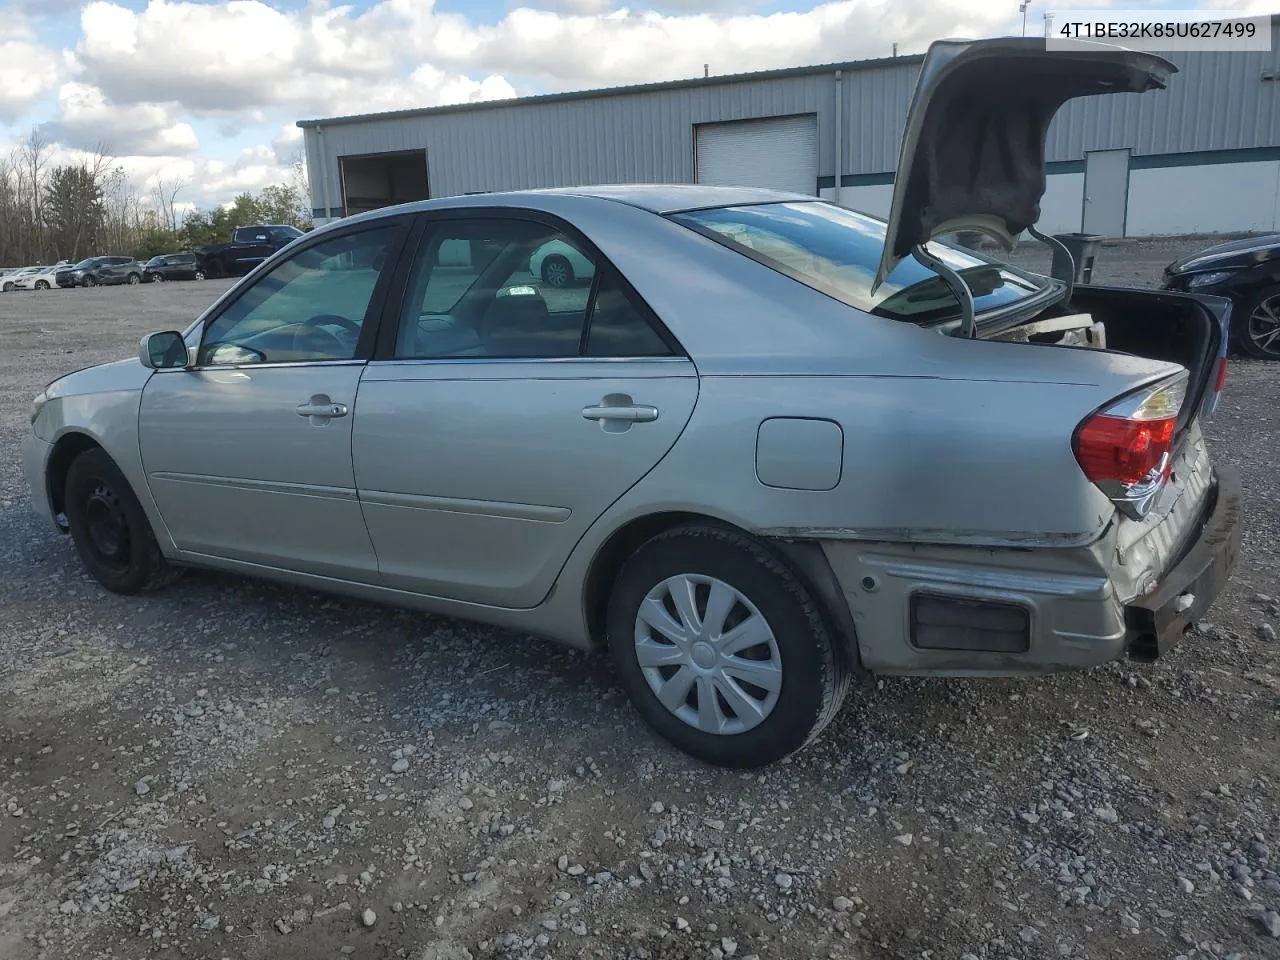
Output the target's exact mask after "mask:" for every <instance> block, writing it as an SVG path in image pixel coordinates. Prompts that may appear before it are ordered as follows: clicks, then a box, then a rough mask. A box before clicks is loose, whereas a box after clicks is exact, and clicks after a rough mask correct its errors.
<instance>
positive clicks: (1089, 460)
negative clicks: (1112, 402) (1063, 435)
mask: <svg viewBox="0 0 1280 960" xmlns="http://www.w3.org/2000/svg"><path fill="white" fill-rule="evenodd" d="M1176 424H1177V417H1166V418H1165V419H1162V420H1130V419H1126V418H1124V417H1114V416H1110V415H1108V414H1105V413H1102V414H1098V415H1097V416H1094V417H1091V418H1090V419H1088V420H1086V421H1085V422H1084V423H1083V424H1082V425H1081V427H1080V429H1079V430H1078V431H1076V444H1075V448H1076V460H1078V461H1079V462H1080V468H1081V469H1082V470H1084V475H1085V476H1086V477H1088V478H1089V479H1090V480H1092V481H1093V482H1094V483H1102V482H1105V481H1108V480H1111V481H1115V482H1116V483H1122V484H1126V485H1128V484H1134V483H1140V482H1142V481H1143V480H1147V479H1154V478H1153V477H1152V472H1153V471H1155V470H1158V469H1167V457H1168V454H1169V451H1170V449H1171V448H1172V446H1173V429H1174V426H1175V425H1176Z"/></svg>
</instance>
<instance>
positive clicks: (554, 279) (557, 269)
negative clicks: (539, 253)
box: [544, 260, 569, 287]
mask: <svg viewBox="0 0 1280 960" xmlns="http://www.w3.org/2000/svg"><path fill="white" fill-rule="evenodd" d="M544 270H545V272H546V274H547V283H549V284H551V285H552V286H553V287H561V286H564V284H565V283H567V282H568V280H569V276H568V274H569V271H568V270H566V269H565V266H564V264H563V263H561V262H560V261H559V260H552V261H551V262H550V263H548V264H547V265H546V267H545V268H544Z"/></svg>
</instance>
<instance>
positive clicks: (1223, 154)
mask: <svg viewBox="0 0 1280 960" xmlns="http://www.w3.org/2000/svg"><path fill="white" fill-rule="evenodd" d="M1269 160H1280V146H1274V147H1245V148H1241V149H1239V150H1193V151H1188V152H1184V153H1150V154H1146V155H1144V156H1135V157H1132V158H1131V159H1130V160H1129V169H1130V170H1157V169H1160V168H1162V167H1202V166H1211V165H1213V164H1219V163H1265V162H1267V161H1269ZM1044 168H1045V173H1046V174H1048V175H1049V176H1054V175H1056V174H1061V173H1084V158H1083V157H1082V158H1081V159H1079V160H1050V161H1049V162H1048V163H1046V164H1045V165H1044ZM892 183H893V174H892V173H846V174H845V175H844V176H843V177H841V178H840V185H841V186H842V187H882V186H888V185H891V184H892ZM835 185H836V178H835V177H819V178H818V189H819V190H830V189H832V188H833V187H835Z"/></svg>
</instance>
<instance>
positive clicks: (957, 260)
mask: <svg viewBox="0 0 1280 960" xmlns="http://www.w3.org/2000/svg"><path fill="white" fill-rule="evenodd" d="M672 219H673V220H675V221H677V222H678V223H682V224H684V225H685V226H688V227H692V228H693V229H695V230H697V231H698V232H700V233H703V234H706V235H707V236H709V237H711V238H712V239H714V240H717V241H719V242H720V243H723V244H724V245H725V246H726V247H729V248H730V249H732V250H737V251H738V252H739V253H742V254H744V255H745V256H749V257H751V258H752V259H754V260H758V261H760V262H761V263H763V264H765V265H766V266H769V267H772V268H773V269H775V270H777V271H779V272H780V273H784V274H786V275H787V276H789V277H791V278H793V279H795V280H798V281H800V282H801V283H803V284H805V285H806V286H810V287H812V288H813V289H815V290H819V291H821V292H822V293H825V294H827V295H828V296H831V297H834V298H836V299H837V300H839V301H841V302H842V303H847V304H848V305H849V306H851V307H856V308H857V309H859V310H865V311H866V312H868V313H874V314H877V315H878V316H885V317H891V318H893V319H896V320H908V321H911V322H913V323H934V322H938V321H942V320H947V319H950V318H952V317H955V316H957V315H958V313H959V303H958V302H957V301H956V298H955V294H953V293H952V292H951V290H950V289H949V288H948V287H947V285H946V284H945V283H943V281H942V279H941V278H940V277H939V276H938V275H937V274H936V273H934V271H932V270H930V269H929V268H928V267H926V266H924V265H923V264H921V263H920V262H919V261H917V260H916V259H914V258H912V257H908V258H906V259H905V260H903V261H902V262H901V263H899V264H898V266H897V267H895V268H894V270H893V272H892V273H890V274H889V276H888V277H887V278H886V279H885V282H884V283H883V284H881V285H880V288H879V289H878V290H876V292H875V293H874V294H872V293H871V283H872V281H873V280H874V279H875V275H876V270H877V269H878V268H879V266H880V254H881V251H882V250H883V249H884V234H885V223H884V221H883V220H877V219H875V218H874V217H868V216H865V215H864V214H860V213H855V212H854V211H852V210H846V209H845V208H844V207H838V206H836V205H835V204H831V203H824V202H821V201H817V200H815V201H801V202H796V203H761V204H751V205H747V206H740V207H715V208H713V209H709V210H694V211H691V212H688V213H679V214H675V215H673V216H672ZM929 250H930V252H931V253H933V254H934V255H935V256H936V257H938V258H939V259H940V260H942V261H943V262H944V263H946V264H947V265H948V266H950V267H951V268H952V269H953V270H956V271H958V272H959V273H960V275H961V276H963V277H964V278H965V281H966V283H968V285H969V287H970V289H971V290H972V291H973V302H974V308H975V310H977V312H978V313H982V312H984V311H987V310H992V309H995V308H997V307H1003V306H1007V305H1009V304H1012V303H1016V302H1017V301H1019V300H1022V299H1025V298H1026V297H1029V296H1031V295H1032V294H1034V293H1036V292H1038V291H1039V290H1041V289H1042V288H1043V284H1044V282H1045V281H1044V279H1043V278H1040V277H1035V276H1033V275H1031V274H1026V273H1023V272H1022V271H1019V270H1015V269H1014V268H1012V267H1009V266H1008V265H1006V264H1001V263H997V262H995V261H992V260H988V259H986V258H983V257H980V256H978V255H977V254H974V253H971V252H969V251H964V250H958V249H956V248H955V247H949V246H945V245H943V244H941V243H938V242H937V241H933V242H930V244H929Z"/></svg>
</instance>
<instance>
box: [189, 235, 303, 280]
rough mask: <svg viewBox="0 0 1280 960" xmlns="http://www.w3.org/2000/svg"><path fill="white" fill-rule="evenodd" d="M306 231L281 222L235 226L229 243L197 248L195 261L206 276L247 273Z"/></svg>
mask: <svg viewBox="0 0 1280 960" xmlns="http://www.w3.org/2000/svg"><path fill="white" fill-rule="evenodd" d="M302 235H303V233H302V231H301V230H299V229H298V228H297V227H293V226H290V225H289V224H281V223H257V224H254V225H253V226H249V227H236V228H235V230H233V231H232V232H231V241H230V242H229V243H214V244H208V245H206V246H203V247H197V248H196V250H195V254H196V262H197V263H198V264H199V265H200V269H201V270H202V271H203V272H204V275H205V276H207V277H240V276H244V275H245V274H246V273H248V272H249V271H250V270H252V269H253V268H254V267H256V266H257V265H258V264H260V263H261V262H262V261H263V260H265V259H266V258H267V257H269V256H271V254H273V253H275V252H276V251H277V250H279V249H280V248H281V247H284V246H287V245H288V244H290V243H292V242H293V241H294V240H297V239H298V237H300V236H302Z"/></svg>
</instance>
